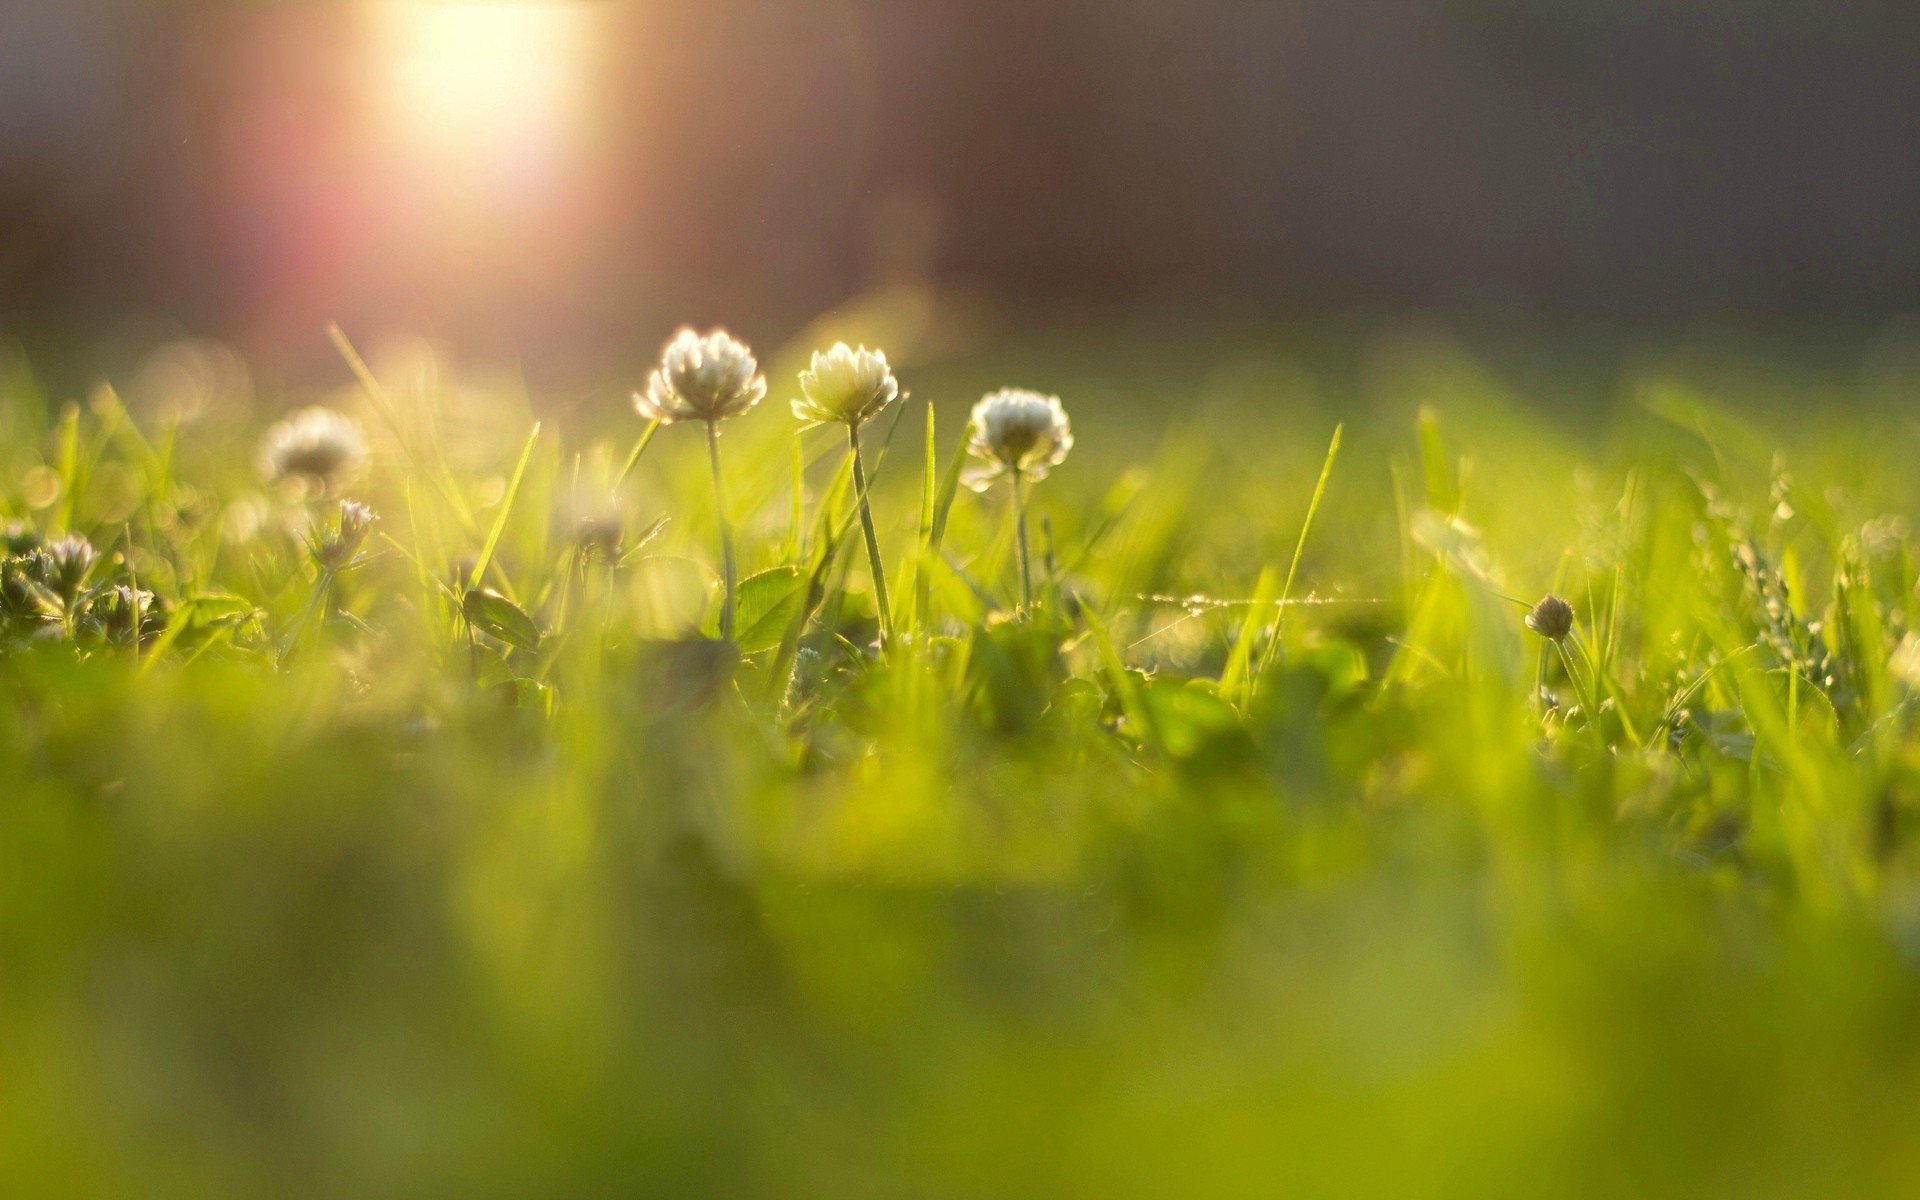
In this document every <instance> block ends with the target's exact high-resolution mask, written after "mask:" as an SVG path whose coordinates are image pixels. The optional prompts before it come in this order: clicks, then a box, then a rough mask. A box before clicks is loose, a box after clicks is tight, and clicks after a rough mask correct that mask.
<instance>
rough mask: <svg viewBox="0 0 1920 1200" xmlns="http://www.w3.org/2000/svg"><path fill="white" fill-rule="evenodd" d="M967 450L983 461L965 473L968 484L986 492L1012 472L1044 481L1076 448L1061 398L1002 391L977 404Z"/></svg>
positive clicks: (1019, 391)
mask: <svg viewBox="0 0 1920 1200" xmlns="http://www.w3.org/2000/svg"><path fill="white" fill-rule="evenodd" d="M967 449H968V451H969V452H971V453H972V454H973V455H974V456H975V457H977V458H980V459H984V460H985V462H984V465H982V466H978V467H974V468H973V469H972V470H970V471H968V472H967V475H966V482H967V486H968V487H970V488H972V489H973V490H974V491H977V492H979V491H985V490H986V489H987V486H988V485H989V484H991V483H992V482H993V481H994V480H996V479H998V478H1000V476H1002V475H1005V474H1006V473H1008V472H1009V471H1018V472H1019V473H1020V474H1021V475H1022V476H1024V477H1025V478H1027V479H1045V478H1046V477H1047V472H1048V471H1050V470H1052V469H1053V468H1054V467H1056V466H1058V465H1060V462H1061V460H1063V459H1065V458H1066V457H1067V451H1069V450H1071V449H1073V429H1072V427H1071V426H1070V425H1069V424H1068V422H1067V413H1066V410H1065V409H1063V408H1061V407H1060V397H1058V396H1043V395H1041V394H1040V393H1038V392H1029V391H1023V390H1022V389H1020V388H1003V389H1001V390H1000V391H997V392H995V393H993V394H992V395H990V396H987V397H985V398H984V399H982V400H981V401H980V403H978V404H976V405H974V406H973V439H972V440H971V441H970V442H969V443H968V445H967Z"/></svg>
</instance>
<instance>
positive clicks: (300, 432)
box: [260, 406, 367, 488]
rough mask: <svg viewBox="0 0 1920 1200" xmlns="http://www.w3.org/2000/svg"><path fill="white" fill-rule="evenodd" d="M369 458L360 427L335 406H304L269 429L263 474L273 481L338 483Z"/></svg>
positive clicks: (263, 450) (262, 458)
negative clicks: (336, 409)
mask: <svg viewBox="0 0 1920 1200" xmlns="http://www.w3.org/2000/svg"><path fill="white" fill-rule="evenodd" d="M366 459H367V441H366V439H365V438H364V437H362V436H361V434H360V426H358V425H356V424H355V423H354V422H353V420H352V419H351V418H349V417H346V416H343V415H342V414H340V413H338V412H335V411H334V410H333V409H331V408H321V407H318V406H315V407H313V408H303V409H301V410H300V411H299V412H297V413H294V414H293V415H292V416H290V417H288V418H287V419H286V420H284V421H281V422H280V423H279V424H277V425H275V426H274V427H273V428H271V429H269V430H267V436H266V438H265V440H263V441H262V442H261V444H260V473H261V474H262V475H264V476H266V478H267V479H268V481H270V482H273V483H279V482H281V481H283V480H296V479H297V480H305V481H307V482H309V483H313V484H315V485H317V486H319V487H321V488H327V487H330V486H332V485H335V484H338V483H339V482H341V481H342V480H344V479H346V478H347V477H348V476H350V475H352V474H353V473H354V472H356V471H358V470H359V469H360V466H361V464H363V463H365V462H366Z"/></svg>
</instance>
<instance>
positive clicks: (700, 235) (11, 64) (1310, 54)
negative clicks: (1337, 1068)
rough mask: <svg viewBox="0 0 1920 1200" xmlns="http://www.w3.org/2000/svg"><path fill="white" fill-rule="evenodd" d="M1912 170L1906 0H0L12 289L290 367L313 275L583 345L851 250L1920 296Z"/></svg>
mask: <svg viewBox="0 0 1920 1200" xmlns="http://www.w3.org/2000/svg"><path fill="white" fill-rule="evenodd" d="M1916 216H1920V10H1916V9H1915V7H1914V6H1912V5H1911V4H1908V3H1902V2H1898V0H1854V2H1851V3H1843V2H1838V0H1834V2H1821V0H1266V2H1258V0H1178V2H1174V0H1050V2H1046V3H1036V2H1034V0H633V2H631V3H592V2H586V0H524V2H522V0H363V2H359V3H292V2H288V3H249V4H243V3H220V4H213V3H126V4H116V3H110V2H108V0H7V2H6V3H4V4H0V329H4V330H6V331H7V332H8V333H9V334H11V335H12V336H14V337H16V338H18V339H19V340H21V341H22V342H23V343H24V345H25V346H26V347H27V349H28V351H29V353H30V354H31V355H32V356H33V357H34V358H35V360H36V362H39V363H42V364H44V367H43V369H44V370H47V371H52V372H55V373H58V372H59V371H61V370H63V369H67V368H72V369H75V370H84V371H95V370H111V369H113V368H115V366H116V365H117V364H120V363H121V362H123V361H126V362H131V361H137V360H138V359H139V357H140V356H142V355H145V354H147V353H149V352H151V351H152V349H153V347H155V346H156V345H162V344H165V343H166V342H167V341H169V340H170V339H177V338H183V337H191V338H208V339H217V340H218V341H220V342H222V343H224V344H227V345H230V346H233V347H235V348H237V349H238V350H239V351H240V352H241V353H242V354H244V355H245V356H246V358H247V359H248V361H249V362H251V363H253V364H255V367H256V369H258V370H260V371H262V372H265V373H267V374H268V376H269V377H270V378H294V379H297V378H301V377H304V376H306V375H309V374H311V373H312V372H314V371H316V370H320V369H322V364H326V367H327V369H334V368H335V367H336V366H337V363H336V361H335V360H334V359H333V358H332V350H331V347H330V346H329V345H328V344H327V340H326V337H325V335H324V330H325V327H326V325H327V323H328V322H330V321H338V322H340V323H341V324H342V325H343V326H344V327H345V328H347V329H348V330H349V331H350V332H352V333H354V334H355V335H356V336H378V335H379V334H381V333H383V332H386V331H394V330H404V331H406V332H409V333H417V334H424V335H427V336H429V337H432V338H434V339H438V340H441V341H442V342H444V343H445V344H447V345H450V346H452V347H456V348H461V349H467V350H472V351H474V352H478V353H485V354H490V355H494V356H497V357H503V358H510V359H512V360H514V361H516V362H518V363H519V364H521V365H522V366H523V367H524V369H525V370H526V371H527V372H528V375H529V377H530V378H531V379H534V380H536V381H548V382H551V383H552V384H554V385H555V386H568V387H581V388H590V387H597V386H600V385H602V384H604V383H606V382H607V381H611V380H616V379H624V378H626V377H628V376H630V375H631V374H632V372H633V371H634V370H636V369H637V367H638V364H639V363H641V362H643V361H644V360H646V359H648V358H650V357H651V356H652V355H653V354H654V352H655V351H656V350H657V348H658V346H659V344H660V342H661V341H662V340H663V338H664V337H665V335H666V334H667V333H669V332H670V331H671V328H672V327H673V326H674V325H676V324H678V323H680V322H683V321H695V322H702V323H707V322H723V323H726V324H728V325H730V326H732V327H734V328H736V329H739V330H741V331H743V332H745V333H747V334H748V336H750V337H752V338H754V340H756V341H761V342H778V341H779V340H781V339H782V338H784V337H786V336H789V335H792V334H793V333H795V332H796V331H798V330H799V329H801V328H803V326H804V323H805V322H807V321H808V320H809V319H811V318H813V317H815V316H816V315H817V314H820V313H822V312H828V311H831V310H834V309H835V308H836V307H840V306H845V305H848V304H850V303H854V302H856V300H857V299H858V298H860V297H872V296H875V295H885V296H892V297H894V298H895V299H896V300H898V301H901V302H906V301H909V300H911V301H914V302H917V303H922V304H924V305H936V306H946V307H944V308H940V309H939V310H938V311H939V312H940V313H941V315H942V318H943V319H942V320H940V321H937V322H936V321H933V320H932V319H931V318H930V317H929V319H928V320H927V321H926V322H925V324H926V326H927V327H929V328H931V327H934V326H936V325H937V326H938V327H940V328H942V329H947V330H953V331H966V330H973V331H974V332H975V334H977V336H979V337H983V338H990V337H991V336H993V334H992V332H991V331H992V330H993V329H994V328H995V327H996V325H995V322H996V321H997V322H998V327H1000V328H1005V327H1007V326H1010V325H1014V324H1020V323H1028V322H1030V321H1032V320H1034V319H1040V318H1038V317H1036V316H1035V314H1045V317H1044V319H1046V320H1048V321H1054V322H1057V321H1060V320H1063V319H1064V320H1070V321H1079V322H1082V323H1086V324H1099V323H1102V322H1107V323H1109V324H1111V323H1115V322H1119V323H1126V322H1132V323H1135V324H1136V325H1137V324H1147V325H1151V324H1153V323H1154V322H1155V321H1156V320H1157V319H1158V316H1159V315H1160V314H1166V315H1169V316H1177V317H1178V318H1180V319H1182V320H1193V319H1199V320H1203V321H1204V320H1208V319H1211V318H1213V317H1225V316H1231V315H1235V314H1238V315H1242V316H1244V315H1245V314H1261V319H1267V318H1285V317H1286V316H1288V315H1290V314H1291V315H1295V316H1301V317H1305V318H1310V319H1312V320H1315V321H1325V320H1328V319H1330V318H1343V317H1349V316H1350V317H1354V318H1357V319H1360V320H1362V321H1375V320H1378V321H1398V320H1403V319H1406V318H1408V317H1421V318H1430V317H1433V316H1434V315H1435V314H1438V315H1439V316H1440V317H1441V318H1442V319H1451V318H1453V317H1458V318H1459V319H1461V320H1477V321H1480V322H1482V323H1483V324H1486V325H1490V326H1491V327H1505V328H1521V327H1533V326H1552V327H1556V328H1559V327H1567V328H1582V329H1588V330H1593V329H1598V330H1602V331H1607V330H1611V331H1615V332H1616V333H1619V331H1623V330H1624V331H1627V332H1625V333H1619V336H1621V337H1623V338H1624V337H1635V338H1638V337H1644V336H1647V335H1648V333H1649V331H1652V332H1654V333H1658V331H1661V330H1666V329H1673V328H1685V327H1696V328H1697V327H1698V326H1699V325H1700V324H1701V323H1702V322H1707V323H1714V324H1715V325H1716V327H1725V328H1731V327H1741V328H1755V329H1768V328H1773V329H1782V328H1784V329H1789V330H1793V331H1797V332H1806V333H1810V334H1812V333H1817V332H1818V331H1820V330H1830V329H1835V328H1844V329H1847V330H1850V331H1868V333H1870V335H1871V336H1872V337H1874V338H1884V337H1885V336H1889V335H1891V336H1895V337H1897V338H1902V339H1908V338H1909V336H1910V335H1909V334H1908V333H1907V332H1906V331H1907V328H1908V326H1907V323H1906V322H1904V321H1903V320H1902V315H1903V314H1905V313H1906V312H1908V311H1909V310H1911V309H1916V308H1920V237H1916ZM922 311H923V315H924V314H925V313H926V312H932V311H934V310H933V309H925V310H922ZM1062 314H1067V316H1065V317H1063V316H1062ZM963 316H971V317H975V318H980V319H979V320H977V321H974V322H972V323H970V322H969V321H968V320H963V319H961V317H963ZM954 336H961V335H960V334H957V333H956V334H955V335H954Z"/></svg>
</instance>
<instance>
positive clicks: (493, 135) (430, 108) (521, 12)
mask: <svg viewBox="0 0 1920 1200" xmlns="http://www.w3.org/2000/svg"><path fill="white" fill-rule="evenodd" d="M371 13H372V16H373V24H372V30H373V33H374V47H375V61H376V63H377V64H379V65H378V67H377V70H378V73H379V79H380V82H381V84H382V85H383V87H382V90H383V92H384V99H385V101H386V104H387V107H388V109H389V118H388V119H389V120H390V122H391V125H390V128H391V130H392V132H393V133H394V135H395V136H396V137H397V138H398V139H399V140H401V141H402V142H404V143H405V144H406V145H408V146H409V148H411V149H413V150H415V151H418V152H422V153H425V154H428V155H430V156H431V157H433V158H434V159H437V160H442V161H448V160H451V162H452V163H453V164H458V165H463V166H467V167H471V168H487V167H493V168H513V167H518V166H522V165H526V163H527V161H528V160H529V159H532V160H534V161H535V162H538V161H539V160H541V159H544V158H546V157H548V156H550V155H551V154H553V153H554V152H555V151H556V150H557V149H558V147H559V144H560V143H563V142H565V141H566V140H567V139H568V138H570V137H571V136H573V135H574V134H576V133H577V132H578V127H579V125H580V123H581V121H582V120H583V118H584V115H585V114H584V111H583V110H584V108H585V80H584V75H585V73H586V67H587V57H588V53H589V51H590V49H591V46H592V44H593V32H594V28H593V23H594V17H595V15H596V14H595V11H594V9H593V8H592V6H590V5H588V4H584V3H575V2H571V0H380V2H379V3H377V4H375V5H374V6H373V8H372V10H371Z"/></svg>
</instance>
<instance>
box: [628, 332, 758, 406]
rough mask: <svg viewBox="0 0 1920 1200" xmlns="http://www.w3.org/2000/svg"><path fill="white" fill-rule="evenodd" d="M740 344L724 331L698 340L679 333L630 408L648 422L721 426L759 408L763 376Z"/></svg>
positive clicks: (634, 398)
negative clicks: (757, 405)
mask: <svg viewBox="0 0 1920 1200" xmlns="http://www.w3.org/2000/svg"><path fill="white" fill-rule="evenodd" d="M759 370H760V364H759V363H758V362H757V361H755V359H754V357H753V351H752V350H750V349H748V348H747V345H746V343H745V342H739V341H735V340H734V338H733V336H732V335H731V334H729V333H728V332H727V331H726V330H724V329H715V330H713V331H712V332H711V333H708V334H707V335H706V336H705V337H701V336H700V335H699V334H697V333H695V332H694V331H693V330H691V329H682V330H681V331H680V332H679V333H677V334H675V335H674V339H673V340H672V341H671V342H668V343H667V348H666V349H665V350H663V351H661V354H660V367H659V369H658V370H656V371H654V373H653V374H652V375H651V376H650V377H649V378H648V379H647V390H646V391H644V392H635V393H634V396H633V406H634V408H636V409H638V410H639V412H640V415H641V416H643V417H645V418H647V419H648V420H650V421H659V422H660V423H662V424H671V423H672V422H674V421H707V422H710V423H711V422H717V421H724V420H725V419H727V418H728V417H737V416H739V415H740V414H741V413H743V412H746V411H747V410H748V409H750V408H752V407H753V406H754V405H756V404H758V403H760V401H761V399H762V398H763V397H765V396H766V394H767V379H766V376H764V375H761V374H759V373H758V372H759Z"/></svg>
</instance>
